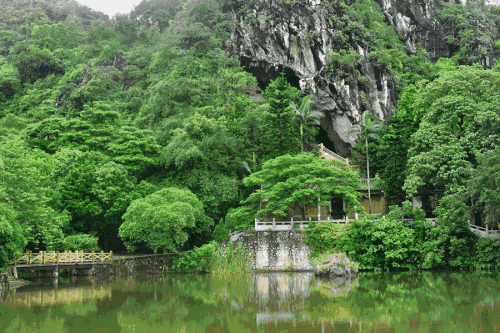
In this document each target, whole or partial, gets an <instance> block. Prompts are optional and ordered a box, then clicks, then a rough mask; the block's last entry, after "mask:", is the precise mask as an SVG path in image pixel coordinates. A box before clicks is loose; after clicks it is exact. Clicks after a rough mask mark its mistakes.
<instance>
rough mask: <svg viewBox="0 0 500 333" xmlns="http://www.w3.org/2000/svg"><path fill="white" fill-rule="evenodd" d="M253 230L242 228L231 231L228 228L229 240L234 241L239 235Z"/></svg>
mask: <svg viewBox="0 0 500 333" xmlns="http://www.w3.org/2000/svg"><path fill="white" fill-rule="evenodd" d="M252 231H253V230H252V229H250V228H249V229H243V230H237V231H234V232H231V230H229V241H230V242H234V241H236V240H237V239H238V238H239V237H240V236H244V235H246V234H248V233H250V232H252Z"/></svg>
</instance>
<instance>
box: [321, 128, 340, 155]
mask: <svg viewBox="0 0 500 333" xmlns="http://www.w3.org/2000/svg"><path fill="white" fill-rule="evenodd" d="M318 127H319V131H318V134H316V142H318V143H322V144H323V146H325V148H327V149H330V150H331V151H333V152H334V153H337V152H336V151H335V146H334V145H333V142H331V141H330V139H329V138H328V133H327V132H326V131H325V130H324V129H323V128H322V127H321V126H318Z"/></svg>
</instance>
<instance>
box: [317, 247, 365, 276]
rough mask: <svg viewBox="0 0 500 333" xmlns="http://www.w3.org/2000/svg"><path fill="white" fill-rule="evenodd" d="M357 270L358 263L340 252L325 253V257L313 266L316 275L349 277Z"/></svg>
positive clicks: (355, 273) (356, 272)
mask: <svg viewBox="0 0 500 333" xmlns="http://www.w3.org/2000/svg"><path fill="white" fill-rule="evenodd" d="M358 271H359V267H358V265H357V264H356V263H355V262H354V261H351V260H350V259H349V258H348V257H347V256H346V255H345V254H344V253H341V252H339V253H332V254H330V255H327V256H326V258H325V259H323V260H321V261H319V262H318V263H317V264H316V265H315V267H314V272H315V273H316V275H329V276H332V277H333V276H348V277H351V276H354V275H357V274H358Z"/></svg>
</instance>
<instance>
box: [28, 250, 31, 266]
mask: <svg viewBox="0 0 500 333" xmlns="http://www.w3.org/2000/svg"><path fill="white" fill-rule="evenodd" d="M28 264H29V265H31V251H30V252H29V254H28Z"/></svg>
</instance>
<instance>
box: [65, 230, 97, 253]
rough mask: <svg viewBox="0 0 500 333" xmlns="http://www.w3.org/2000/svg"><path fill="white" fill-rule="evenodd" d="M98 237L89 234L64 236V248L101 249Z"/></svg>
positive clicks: (70, 249) (72, 249)
mask: <svg viewBox="0 0 500 333" xmlns="http://www.w3.org/2000/svg"><path fill="white" fill-rule="evenodd" d="M97 241H98V238H97V237H95V236H92V235H88V234H75V235H69V236H66V237H64V241H63V245H62V246H63V249H64V250H65V251H82V250H83V251H84V252H91V251H100V250H101V249H100V248H99V246H98V245H97Z"/></svg>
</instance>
